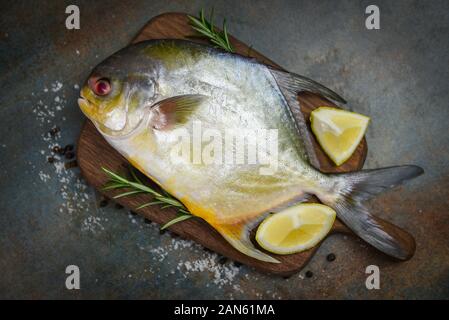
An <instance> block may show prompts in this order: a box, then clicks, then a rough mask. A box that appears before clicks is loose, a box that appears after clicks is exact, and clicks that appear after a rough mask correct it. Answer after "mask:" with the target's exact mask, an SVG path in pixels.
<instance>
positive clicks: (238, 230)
mask: <svg viewBox="0 0 449 320" xmlns="http://www.w3.org/2000/svg"><path fill="white" fill-rule="evenodd" d="M265 217H266V215H261V216H260V217H257V218H256V219H253V220H249V221H242V222H238V223H233V224H214V225H212V226H213V227H214V228H215V229H216V230H217V231H218V232H219V233H220V234H221V235H222V236H223V238H225V239H226V241H227V242H229V244H230V245H232V246H233V247H234V248H235V249H237V250H238V251H240V252H241V253H243V254H245V255H247V256H250V257H252V258H255V259H257V260H261V261H265V262H270V263H280V261H279V260H277V259H275V258H273V257H272V256H270V255H268V254H266V253H264V252H262V251H260V250H259V249H257V248H256V247H255V246H254V244H253V243H252V242H251V239H250V233H251V230H252V229H253V228H254V227H255V226H256V225H257V224H258V223H259V222H260V221H261V220H262V219H263V218H265Z"/></svg>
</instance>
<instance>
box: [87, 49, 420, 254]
mask: <svg viewBox="0 0 449 320" xmlns="http://www.w3.org/2000/svg"><path fill="white" fill-rule="evenodd" d="M300 91H309V92H313V93H316V94H319V95H321V96H323V97H326V98H327V99H330V100H333V101H336V102H341V103H344V100H343V99H342V98H341V97H339V96H338V95H337V94H336V93H334V92H333V91H331V90H329V89H327V88H325V87H324V86H322V85H320V84H318V83H316V82H314V81H312V80H310V79H307V78H305V77H302V76H299V75H296V74H292V73H288V72H283V71H278V70H274V69H272V68H270V67H267V66H266V65H263V64H260V63H258V62H257V61H255V60H253V59H249V58H246V57H243V56H240V55H236V54H230V53H226V52H223V51H220V50H217V49H214V48H211V47H209V46H205V45H200V44H196V43H193V42H188V41H183V40H154V41H146V42H141V43H138V44H135V45H132V46H130V47H127V48H125V49H123V50H121V51H119V52H117V53H115V54H114V55H112V56H111V57H109V58H108V59H106V60H105V61H104V62H102V63H101V64H100V65H98V66H97V67H96V68H95V69H94V70H93V72H92V74H91V75H90V77H89V78H88V80H87V82H86V84H85V85H84V87H83V88H82V90H81V98H80V99H79V101H78V103H79V106H80V108H81V110H82V111H83V113H84V114H85V115H86V116H87V117H88V118H89V119H90V120H92V122H93V123H94V124H95V126H96V127H97V129H98V130H99V132H100V133H101V134H102V135H103V136H104V137H105V138H106V140H107V141H108V142H109V143H110V144H111V145H112V146H113V147H114V148H115V149H116V150H117V151H118V152H120V153H121V154H122V155H123V156H125V157H126V158H127V159H128V160H129V161H130V162H131V163H132V164H133V165H134V166H135V167H137V168H138V169H139V170H140V171H141V172H143V173H144V174H146V175H147V176H148V177H150V178H151V179H153V180H154V181H155V182H156V183H158V184H159V185H160V186H161V187H162V188H163V189H165V190H166V191H168V192H169V193H171V194H172V195H174V196H175V197H177V198H178V199H179V200H180V201H181V202H182V203H183V204H184V205H185V206H186V207H187V208H188V210H189V211H190V212H191V213H192V214H193V215H195V216H198V217H201V218H203V219H204V220H206V221H207V222H208V223H209V224H210V225H212V226H213V227H214V228H215V229H216V230H217V231H218V232H220V233H221V234H222V235H223V237H224V238H225V239H226V240H227V241H229V243H230V244H231V245H233V246H234V247H235V248H236V249H237V250H239V251H241V252H243V253H245V254H247V255H249V256H252V257H254V258H257V259H260V260H264V261H269V262H278V260H276V259H274V258H273V257H271V256H270V255H268V254H266V253H264V252H262V251H260V250H258V249H257V248H255V247H254V246H253V244H252V243H251V241H250V239H249V232H250V230H251V228H252V227H253V226H255V225H256V224H257V223H258V222H260V221H261V219H263V218H264V217H265V216H266V215H267V214H268V213H271V212H276V211H278V210H280V209H282V208H285V207H288V206H291V205H293V204H296V203H298V202H301V201H304V199H305V198H306V197H307V196H308V195H315V196H317V197H318V198H319V199H320V201H321V202H323V203H324V204H326V205H328V206H330V207H332V208H334V209H335V210H336V212H337V216H338V217H339V218H340V219H341V220H342V221H343V222H344V223H345V224H346V225H347V226H348V227H350V228H351V229H352V230H353V231H354V232H355V233H356V234H358V235H359V236H360V237H362V238H363V239H364V240H366V241H367V242H369V243H370V244H371V245H373V246H374V247H376V248H378V249H379V250H381V251H383V252H385V253H387V254H389V255H392V256H394V257H397V258H399V259H406V258H408V256H407V255H408V253H407V250H405V249H404V248H403V247H402V246H401V241H400V239H399V237H400V235H398V234H397V233H395V232H392V231H391V230H389V229H387V228H384V227H383V224H381V223H379V220H378V219H377V218H375V217H373V216H372V215H370V214H369V213H368V211H367V210H366V209H365V207H364V206H363V205H362V201H364V200H366V199H368V198H370V197H371V196H373V195H375V194H377V193H379V192H381V191H383V190H384V189H388V188H390V187H393V186H395V185H398V184H399V183H401V182H402V181H403V180H406V179H410V178H413V177H415V176H417V175H419V174H421V173H422V172H423V171H422V169H421V168H419V167H416V166H400V167H391V168H384V169H378V170H366V171H361V172H357V173H349V174H331V175H326V174H323V173H321V172H320V171H318V170H317V169H315V167H316V166H317V159H316V156H315V154H314V152H313V148H312V144H311V140H310V137H309V132H308V130H307V127H306V124H305V120H304V118H303V115H302V113H301V111H300V106H299V103H298V101H297V99H296V95H297V93H298V92H300ZM230 132H231V133H230ZM229 137H230V138H229ZM261 137H262V138H261ZM238 139H241V140H240V142H244V146H246V147H247V149H244V150H243V153H242V149H241V148H240V149H239V147H238V144H237V142H236V141H237V140H238ZM245 143H246V144H245ZM240 146H241V145H240ZM245 150H252V151H253V152H252V153H251V152H250V151H248V152H246V153H245ZM254 151H255V152H254Z"/></svg>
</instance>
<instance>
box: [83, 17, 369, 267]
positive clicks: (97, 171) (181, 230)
mask: <svg viewBox="0 0 449 320" xmlns="http://www.w3.org/2000/svg"><path fill="white" fill-rule="evenodd" d="M149 39H188V40H191V41H196V42H203V43H205V41H204V40H203V39H200V38H198V35H197V34H196V33H195V32H194V31H193V30H192V29H191V27H190V26H189V24H188V18H187V15H185V14H183V13H166V14H162V15H160V16H157V17H155V18H153V19H151V20H150V21H149V22H148V23H147V24H146V25H145V26H144V27H143V29H142V30H141V31H140V32H139V34H138V35H137V36H136V37H135V39H134V40H133V43H136V42H140V41H144V40H149ZM230 41H231V43H232V45H233V46H234V48H235V50H236V52H237V53H239V54H241V55H246V56H250V57H254V58H256V59H257V60H259V61H260V62H263V63H265V64H268V65H271V66H274V67H277V68H281V67H279V65H277V64H275V63H274V62H273V61H271V60H269V59H268V58H266V57H264V56H263V55H261V54H260V53H258V52H257V51H255V50H253V49H251V48H249V47H248V46H247V45H246V44H244V43H242V42H240V41H239V40H237V39H235V38H234V37H232V36H231V37H230ZM298 99H299V101H300V103H301V108H302V112H303V113H304V115H305V117H306V119H309V115H310V112H311V111H312V110H313V109H315V108H316V107H318V106H335V105H334V104H333V103H331V102H329V101H327V100H325V99H322V98H320V97H317V96H315V95H312V94H300V95H299V96H298ZM312 137H313V135H312ZM313 143H314V146H315V150H316V154H317V157H318V160H319V162H320V170H321V171H323V172H349V171H355V170H360V169H361V168H362V167H363V163H364V162H365V158H366V154H367V150H368V148H367V144H366V141H365V139H363V140H362V142H361V143H360V145H359V146H358V147H357V149H356V151H355V153H354V154H353V155H352V157H351V158H350V159H349V160H348V161H347V162H345V163H344V164H343V165H341V166H339V167H338V168H337V167H335V165H333V163H332V162H331V160H330V159H329V158H328V157H327V156H326V155H325V154H324V152H323V151H322V149H321V148H320V146H319V145H318V144H317V142H316V141H313ZM77 159H78V163H79V166H80V168H81V172H82V174H83V176H84V178H85V179H86V180H87V182H88V183H89V184H91V185H93V186H94V187H95V188H97V189H98V190H99V191H100V192H101V193H103V194H104V195H105V196H106V197H108V198H112V197H113V196H114V195H116V194H118V193H120V191H119V192H117V191H102V190H101V187H102V186H104V184H105V183H106V182H107V177H106V175H105V174H104V173H103V172H102V171H101V167H105V168H108V169H110V170H112V171H114V172H120V173H123V174H125V173H126V172H127V170H126V168H127V167H128V166H129V165H128V163H127V161H126V160H125V159H124V158H123V157H122V156H121V155H120V154H119V153H118V152H116V151H115V150H114V149H113V148H112V147H111V146H110V145H109V144H108V143H107V142H106V141H105V140H104V139H103V137H102V136H101V135H100V134H99V133H98V132H97V130H96V128H95V127H94V125H93V124H92V123H91V122H90V121H86V124H85V125H84V127H83V129H82V131H81V135H80V138H79V141H78V149H77ZM148 183H149V184H150V185H151V186H153V187H154V188H157V186H156V185H155V184H154V183H152V182H151V181H150V180H148ZM122 192H123V191H122ZM149 199H150V197H149V196H146V195H136V196H129V197H123V198H120V199H117V200H116V201H117V202H118V203H120V204H121V205H123V206H124V207H126V208H128V209H130V210H134V209H135V208H136V207H138V206H139V205H141V204H143V203H145V202H148V201H149ZM135 212H137V213H139V214H141V215H142V216H144V217H145V218H147V219H149V220H151V221H153V222H156V223H159V224H164V223H166V222H167V221H169V220H171V219H173V218H174V217H176V216H177V214H176V211H175V210H172V209H160V208H159V207H146V208H144V209H141V210H135ZM170 231H172V232H174V233H176V234H178V235H179V236H181V237H183V238H185V239H190V240H193V241H196V242H198V243H199V244H201V245H203V246H204V247H207V248H208V249H210V250H213V251H215V252H217V253H219V254H221V255H223V256H226V257H228V258H230V259H233V260H236V261H239V262H241V263H244V264H247V265H249V266H252V267H254V268H256V269H258V270H261V271H265V272H270V273H275V274H279V275H290V274H293V273H295V272H297V271H299V270H300V269H301V268H302V267H303V266H304V265H305V264H306V263H307V262H308V260H309V259H310V258H311V257H312V256H313V254H314V253H315V252H316V250H317V249H318V247H319V245H317V246H316V247H314V248H312V249H310V250H307V251H304V252H301V253H297V254H292V255H285V256H279V255H273V256H274V257H276V259H278V260H280V261H281V263H280V264H273V263H267V262H262V261H259V260H256V259H254V258H251V257H248V256H246V255H243V254H242V253H240V252H239V251H237V250H235V249H234V248H233V247H232V246H231V245H229V244H228V243H227V242H226V241H225V240H224V239H223V238H222V237H221V236H220V234H218V233H217V232H216V231H215V230H214V229H213V228H211V227H210V226H209V225H208V224H207V223H206V222H205V221H203V220H201V219H198V218H194V219H189V220H186V221H183V222H180V223H177V224H175V225H173V226H172V227H170ZM253 233H254V232H253ZM335 233H351V232H350V231H349V229H347V228H346V227H345V226H344V225H343V224H342V223H341V222H340V221H338V220H336V221H335V223H334V226H333V228H332V230H331V232H330V233H329V234H328V235H327V237H329V236H330V235H332V234H335ZM253 236H254V235H253ZM256 246H257V244H256Z"/></svg>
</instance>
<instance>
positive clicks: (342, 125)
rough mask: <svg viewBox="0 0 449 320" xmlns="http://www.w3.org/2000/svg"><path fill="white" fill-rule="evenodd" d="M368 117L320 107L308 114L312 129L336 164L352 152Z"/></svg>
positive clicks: (363, 131) (347, 157) (366, 125)
mask: <svg viewBox="0 0 449 320" xmlns="http://www.w3.org/2000/svg"><path fill="white" fill-rule="evenodd" d="M369 120H370V118H369V117H367V116H364V115H361V114H358V113H355V112H350V111H345V110H340V109H335V108H330V107H320V108H317V109H315V110H313V111H312V113H311V114H310V122H311V125H312V131H313V133H314V134H315V136H316V138H317V140H318V142H319V144H320V145H321V147H322V148H323V150H324V152H326V154H327V155H328V156H329V158H331V159H332V161H333V162H334V163H335V164H336V165H337V166H339V165H341V164H342V163H344V162H345V161H346V160H348V159H349V157H350V156H351V155H352V154H353V153H354V151H355V149H356V148H357V146H358V145H359V143H360V141H361V140H362V138H363V136H364V134H365V131H366V128H367V127H368V123H369Z"/></svg>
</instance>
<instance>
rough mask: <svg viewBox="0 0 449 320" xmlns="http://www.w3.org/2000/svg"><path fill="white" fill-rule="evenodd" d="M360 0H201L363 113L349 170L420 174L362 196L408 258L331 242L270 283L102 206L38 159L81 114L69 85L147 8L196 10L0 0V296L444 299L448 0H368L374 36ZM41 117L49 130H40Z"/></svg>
mask: <svg viewBox="0 0 449 320" xmlns="http://www.w3.org/2000/svg"><path fill="white" fill-rule="evenodd" d="M371 2H372V1H370V2H368V1H361V2H359V1H331V0H327V1H241V0H238V1H214V3H213V6H214V7H215V11H216V13H217V14H218V16H217V18H218V19H220V20H221V19H222V18H223V17H227V20H228V26H229V30H230V32H231V33H232V34H233V35H235V36H236V37H238V38H239V39H241V40H243V41H245V42H247V43H249V44H251V45H252V46H253V47H254V48H256V49H257V50H259V51H260V52H262V53H263V54H265V55H266V56H267V57H270V58H271V59H273V60H274V61H276V62H278V63H279V64H281V65H282V66H283V67H285V68H286V69H288V70H291V71H294V72H297V73H300V74H304V75H307V76H310V77H311V78H314V79H315V80H318V81H320V82H322V83H324V84H326V85H328V86H329V87H331V88H333V89H335V90H336V91H337V92H339V93H341V94H342V95H343V96H344V97H345V98H346V99H347V100H348V101H349V104H348V105H349V107H350V108H351V109H353V110H355V111H357V112H360V113H363V114H366V115H369V116H370V117H371V118H372V122H371V123H370V126H369V130H368V133H367V140H368V145H369V153H368V159H367V162H366V166H365V167H367V168H375V167H381V166H389V165H396V164H407V163H412V164H417V165H420V166H422V167H423V168H424V169H425V171H426V174H425V175H424V176H422V177H420V178H418V179H416V180H415V181H412V182H411V183H409V184H407V186H405V187H401V188H399V189H397V190H394V191H393V192H390V193H388V194H385V195H382V196H381V197H379V198H377V199H376V200H375V201H373V202H372V210H373V211H375V212H376V213H377V214H379V215H382V216H383V217H386V218H388V219H390V220H392V221H394V222H395V223H397V224H399V225H401V226H403V227H405V228H406V229H408V230H409V231H410V232H411V233H412V234H413V235H414V236H415V237H416V241H417V245H418V247H417V251H416V255H415V257H414V258H413V259H412V260H411V261H408V262H405V263H397V262H394V261H391V260H390V259H388V258H386V257H384V256H383V255H381V254H379V253H377V252H376V251H374V250H372V249H371V248H369V247H367V246H366V245H364V244H363V243H362V242H361V241H358V240H356V239H353V238H350V237H343V236H334V237H332V238H330V239H328V240H327V241H326V242H325V243H324V244H323V245H322V247H321V249H320V250H319V251H318V253H317V255H316V256H315V257H314V258H313V259H312V261H311V262H310V263H309V265H308V266H307V267H306V268H305V269H304V270H303V271H302V272H301V273H299V274H297V275H294V276H292V277H291V278H289V279H283V278H279V277H273V276H268V275H263V274H260V273H258V272H255V271H254V270H251V269H249V268H247V267H245V266H236V265H234V264H233V263H232V262H231V261H225V260H224V259H220V257H217V256H216V255H215V254H212V253H209V252H206V251H204V250H202V248H199V247H198V246H196V245H194V244H192V243H190V242H184V241H180V240H179V239H173V238H172V237H171V236H170V235H169V234H164V235H159V231H158V228H157V226H155V225H152V224H147V223H145V222H144V221H143V220H142V219H141V218H139V217H138V216H133V215H130V214H129V213H128V212H126V211H125V210H124V209H118V208H116V207H115V206H114V204H112V203H109V205H108V206H106V207H100V206H99V202H100V200H101V199H99V196H98V195H96V194H95V192H94V190H92V189H91V188H89V187H87V186H85V184H84V183H83V182H82V180H80V179H79V172H78V169H69V170H66V169H63V168H59V166H60V163H63V162H67V161H68V160H57V161H56V164H55V163H53V164H50V163H48V162H47V157H48V156H50V155H51V151H50V149H51V148H52V146H53V144H54V143H56V144H59V145H60V146H64V145H66V144H69V143H76V140H77V137H78V135H79V132H80V128H81V125H82V123H83V122H84V117H83V115H82V114H81V112H80V111H79V109H78V107H77V104H76V99H77V97H78V90H77V89H76V88H75V87H74V86H75V85H76V84H77V85H80V84H81V83H82V81H83V80H84V79H85V77H86V76H87V74H88V73H89V71H90V70H91V68H92V67H93V66H94V65H96V64H97V63H99V62H100V61H101V60H102V59H104V58H105V57H107V56H109V55H110V54H111V53H113V52H114V51H116V50H118V49H120V48H122V47H123V46H125V45H126V44H127V43H129V41H130V40H131V38H132V37H133V36H134V35H135V34H136V32H137V31H138V30H139V29H140V28H141V27H142V26H143V25H144V24H145V23H146V22H147V21H148V20H149V19H151V18H152V17H154V16H155V15H157V14H160V13H163V12H167V11H183V12H188V13H191V14H195V13H196V12H197V11H198V10H199V9H200V8H201V7H204V8H206V9H207V8H210V7H211V6H212V3H210V2H205V1H171V2H168V3H167V1H117V0H108V1H69V2H64V1H1V4H0V19H1V20H0V21H1V22H0V87H1V93H0V270H1V271H0V298H188V299H190V298H355V299H358V298H368V299H375V298H388V299H389V298H394V299H398V298H449V212H448V208H449V191H448V189H449V178H448V174H449V151H448V150H449V149H448V143H449V133H448V125H449V67H448V65H449V42H448V39H449V16H448V14H449V2H448V1H380V0H377V1H374V3H375V4H377V5H378V6H379V7H380V10H381V30H378V31H368V30H367V29H366V28H365V26H364V20H365V17H366V16H365V14H364V11H365V8H366V6H367V5H369V4H371ZM71 3H77V4H78V5H79V7H80V9H81V30H79V31H77V30H70V31H69V30H66V29H65V24H64V21H65V18H66V15H65V7H66V6H67V5H68V4H71ZM59 83H61V84H62V85H63V86H62V88H60V89H58V86H59ZM45 88H47V91H45ZM57 97H58V98H57ZM45 106H47V108H45ZM58 106H59V107H58ZM33 110H34V112H33ZM54 126H59V127H60V129H61V132H60V135H58V136H57V137H55V138H51V137H50V138H49V137H48V135H47V132H48V130H50V129H51V128H52V127H54ZM330 252H333V253H335V255H336V260H335V261H333V262H328V261H326V255H327V254H328V253H330ZM69 264H75V265H77V266H79V267H80V269H81V290H78V291H68V290H66V289H65V286H64V281H65V277H66V275H65V273H64V271H65V268H66V266H67V265H69ZM370 264H375V265H378V266H379V267H380V270H381V289H380V290H371V291H369V290H367V289H366V288H365V279H366V275H365V273H364V271H365V268H366V266H368V265H370ZM188 270H190V271H188ZM308 270H311V271H312V272H313V277H311V278H306V277H305V276H304V275H305V273H306V271H308Z"/></svg>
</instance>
